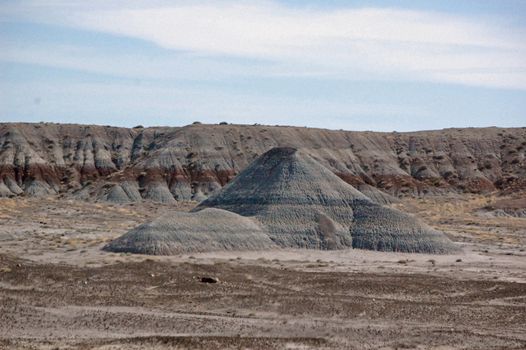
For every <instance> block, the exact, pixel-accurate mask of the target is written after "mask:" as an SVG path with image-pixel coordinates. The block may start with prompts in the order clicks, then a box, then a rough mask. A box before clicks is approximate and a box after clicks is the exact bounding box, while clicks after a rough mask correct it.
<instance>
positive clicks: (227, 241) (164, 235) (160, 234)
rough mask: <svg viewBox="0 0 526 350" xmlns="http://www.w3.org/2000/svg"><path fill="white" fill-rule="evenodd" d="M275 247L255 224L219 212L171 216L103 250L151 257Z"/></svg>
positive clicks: (137, 230)
mask: <svg viewBox="0 0 526 350" xmlns="http://www.w3.org/2000/svg"><path fill="white" fill-rule="evenodd" d="M275 247H276V245H275V244H274V243H273V242H272V241H271V240H270V238H269V237H268V235H267V233H266V232H265V231H264V229H263V228H262V227H261V225H260V224H258V223H257V222H256V221H255V220H253V219H251V218H246V217H243V216H240V215H237V214H235V213H231V212H228V211H225V210H221V209H215V208H211V209H205V210H202V211H199V212H196V213H185V212H173V213H170V214H167V215H164V216H161V217H159V218H157V219H155V220H153V221H152V222H149V223H146V224H143V225H140V226H138V227H137V228H135V229H133V230H131V231H129V232H128V233H126V234H124V235H123V236H121V237H119V238H117V239H115V240H113V241H112V242H110V243H109V244H107V245H106V246H105V247H104V248H103V249H104V250H106V251H112V252H126V253H136V254H151V255H174V254H181V253H188V252H204V251H220V250H261V249H272V248H275Z"/></svg>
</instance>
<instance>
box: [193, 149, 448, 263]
mask: <svg viewBox="0 0 526 350" xmlns="http://www.w3.org/2000/svg"><path fill="white" fill-rule="evenodd" d="M204 208H220V209H224V210H228V211H231V212H234V213H237V214H240V215H242V216H248V217H255V218H256V219H257V220H258V221H259V222H261V223H262V224H263V226H264V227H265V228H266V229H267V230H268V232H269V235H270V238H271V239H272V241H274V242H275V243H276V244H277V245H279V246H281V247H292V248H309V249H342V248H349V247H354V248H364V249H372V250H381V251H399V252H418V253H448V252H452V251H455V250H456V247H455V246H454V244H453V243H452V242H451V241H449V240H448V239H447V238H446V237H445V236H444V235H443V234H442V233H441V232H438V231H435V230H433V229H431V228H430V227H428V226H426V225H424V224H422V223H420V222H419V221H418V220H416V219H415V218H413V217H412V216H409V215H407V214H404V213H401V212H399V211H397V210H393V209H390V208H387V207H383V206H381V205H379V204H376V203H374V202H373V201H371V200H370V199H369V198H368V197H366V196H365V195H364V194H362V193H360V192H359V191H358V190H356V189H355V188H354V187H352V186H351V185H349V184H347V183H346V182H344V181H343V180H341V179H340V178H339V177H338V176H336V175H334V174H333V173H332V172H331V171H330V170H328V169H327V168H325V167H324V166H323V165H321V164H320V163H318V162H317V161H316V160H314V159H313V158H312V157H310V156H309V155H308V154H306V153H304V152H302V151H299V150H297V149H295V148H290V147H279V148H273V149H271V150H270V151H268V152H266V153H265V154H263V155H262V156H261V157H259V158H258V159H257V160H255V161H254V162H253V163H252V164H251V165H249V166H248V167H247V168H246V169H245V170H243V171H242V172H241V173H240V174H239V175H238V176H237V177H236V178H235V179H233V180H232V181H231V182H230V183H229V184H228V185H226V186H225V187H224V188H223V189H222V190H221V191H220V192H219V193H216V194H215V195H213V196H211V197H210V198H208V199H206V200H205V201H203V202H201V203H200V204H199V205H198V206H197V207H196V208H194V209H193V211H195V212H198V211H199V210H202V209H204Z"/></svg>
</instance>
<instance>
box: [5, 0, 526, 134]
mask: <svg viewBox="0 0 526 350" xmlns="http://www.w3.org/2000/svg"><path fill="white" fill-rule="evenodd" d="M525 38H526V1H523V0H440V1H438V0H437V1H417V0H398V1H388V0H384V1H372V0H370V1H368V0H357V1H351V0H349V1H330V0H325V1H323V0H319V1H314V0H312V1H309V0H304V1H300V0H296V1H235V2H234V1H158V0H153V1H135V0H129V1H109V0H106V1H97V0H92V1H76V0H72V1H62V0H48V1H30V0H28V1H3V0H0V121H28V122H38V121H54V122H71V123H90V124H91V123H94V124H103V125H106V124H110V125H118V126H134V125H137V124H142V125H145V126H150V125H172V126H180V125H186V124H189V123H191V122H193V121H196V120H199V121H201V122H207V123H218V122H221V121H227V122H233V123H246V124H253V123H260V124H271V125H274V124H279V125H299V126H312V127H323V128H331V129H348V130H379V131H392V130H398V131H408V130H419V129H438V128H445V127H468V126H492V125H497V126H526V39H525Z"/></svg>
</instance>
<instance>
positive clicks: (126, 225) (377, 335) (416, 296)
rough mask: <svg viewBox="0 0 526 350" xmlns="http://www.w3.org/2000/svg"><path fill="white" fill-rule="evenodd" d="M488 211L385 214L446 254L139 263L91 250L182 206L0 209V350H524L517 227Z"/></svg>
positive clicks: (414, 205) (432, 205) (420, 202)
mask: <svg viewBox="0 0 526 350" xmlns="http://www.w3.org/2000/svg"><path fill="white" fill-rule="evenodd" d="M494 200H496V198H493V197H481V196H475V195H473V196H465V197H462V198H458V197H450V198H447V197H429V198H425V199H411V200H405V201H403V202H402V203H399V204H397V205H396V207H399V208H402V209H404V210H407V211H409V212H412V213H415V214H417V215H418V216H419V217H421V218H422V219H423V220H424V221H426V222H427V223H429V224H431V225H432V226H434V227H436V228H439V229H441V230H443V231H445V232H446V233H447V234H448V235H449V236H450V237H451V238H452V239H453V240H455V241H456V242H459V244H460V245H461V246H462V247H463V252H462V253H460V254H457V255H442V256H441V255H426V254H399V253H380V252H371V251H362V250H345V251H307V250H276V251H264V252H218V253H196V254H193V255H183V256H174V257H149V256H142V255H127V254H114V253H107V252H103V251H101V249H100V248H101V247H102V246H103V245H104V244H105V242H107V241H108V240H110V239H112V238H115V237H117V236H119V235H121V234H122V233H124V232H126V231H127V230H128V229H130V228H132V227H134V226H136V225H137V224H140V223H143V222H145V221H147V220H148V219H150V218H153V217H156V216H158V215H160V214H162V213H165V212H168V211H170V210H188V209H189V208H191V207H192V205H193V204H191V203H187V204H184V205H180V206H179V207H173V206H166V205H157V204H151V203H150V204H148V203H143V204H133V205H132V204H130V205H111V204H105V203H89V202H83V201H72V200H67V199H52V198H49V199H24V198H22V199H0V348H8V349H11V348H12V349H142V348H158V349H183V348H197V349H215V348H228V349H269V348H270V349H333V348H335V349H442V350H445V349H525V348H526V252H525V251H524V249H525V247H526V225H525V223H526V219H519V218H511V217H494V216H492V215H489V214H487V213H484V212H481V211H480V210H479V208H482V207H483V206H485V205H487V204H488V203H491V202H492V201H494ZM207 276H211V277H217V278H218V279H219V283H214V284H211V283H203V282H201V278H202V277H207Z"/></svg>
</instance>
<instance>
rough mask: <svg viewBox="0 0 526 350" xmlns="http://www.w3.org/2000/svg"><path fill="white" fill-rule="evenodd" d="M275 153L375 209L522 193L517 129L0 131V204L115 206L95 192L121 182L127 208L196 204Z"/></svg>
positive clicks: (522, 144) (523, 138)
mask: <svg viewBox="0 0 526 350" xmlns="http://www.w3.org/2000/svg"><path fill="white" fill-rule="evenodd" d="M278 146H291V147H295V148H301V149H302V150H303V151H305V152H306V153H307V154H309V155H310V156H312V157H313V158H314V159H315V160H316V161H318V162H319V163H321V164H323V165H324V166H325V167H327V168H328V169H329V170H331V171H332V172H333V173H335V174H336V175H338V176H339V177H340V178H342V179H343V180H344V181H345V182H347V183H349V184H351V185H353V186H355V187H356V188H358V189H362V190H363V191H364V192H368V195H370V196H371V197H372V199H373V200H375V201H378V202H379V203H383V202H384V201H390V200H391V198H388V197H385V196H384V195H383V193H388V194H389V195H391V197H392V198H396V197H398V196H406V195H411V196H416V195H425V194H434V193H436V194H441V193H444V192H477V193H478V192H487V191H495V190H498V191H502V192H507V193H513V192H515V191H519V190H524V189H526V166H525V152H526V128H506V129H504V128H480V129H475V128H469V129H445V130H436V131H422V132H411V133H397V132H393V133H376V132H353V131H331V130H323V129H310V128H299V127H271V126H262V125H254V126H248V125H242V126H241V125H231V124H229V125H204V124H196V125H189V126H186V127H183V128H166V127H163V128H161V127H159V128H158V127H155V128H133V129H127V128H115V127H103V126H94V125H73V124H67V125H66V124H53V123H39V124H27V123H3V124H0V196H16V195H21V194H26V195H29V196H42V195H55V194H61V195H66V196H75V197H78V194H79V191H81V190H83V192H81V193H82V194H83V197H84V198H86V199H101V200H106V199H108V200H110V201H112V200H114V199H115V200H116V201H117V202H119V201H121V200H126V196H124V195H123V194H122V192H121V191H120V189H118V188H115V191H116V192H115V193H114V194H112V195H110V196H108V193H107V189H108V187H106V188H105V187H104V186H105V185H121V187H122V183H123V182H128V183H130V184H133V185H132V187H133V188H137V191H139V196H140V198H139V197H138V196H137V191H134V194H133V195H130V194H129V193H127V197H128V199H129V200H130V201H137V200H140V199H143V198H144V199H148V200H155V201H160V202H164V203H173V200H203V199H205V198H206V197H208V196H210V195H211V194H213V193H214V192H216V191H217V190H218V189H220V188H221V187H222V186H224V185H225V184H226V183H228V182H229V181H230V180H232V178H234V177H235V175H236V174H238V173H239V172H241V171H242V170H243V169H244V168H245V167H246V166H248V164H250V163H251V162H252V161H253V160H254V159H255V158H257V157H258V156H259V155H261V154H263V153H265V152H266V151H268V150H269V149H271V148H273V147H278ZM88 184H90V185H89V190H86V187H87V186H88ZM369 186H370V187H369ZM101 189H104V191H101ZM374 189H378V190H380V191H381V192H375V190H374ZM123 190H124V188H123ZM124 191H125V192H126V190H124ZM101 192H102V194H101Z"/></svg>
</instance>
